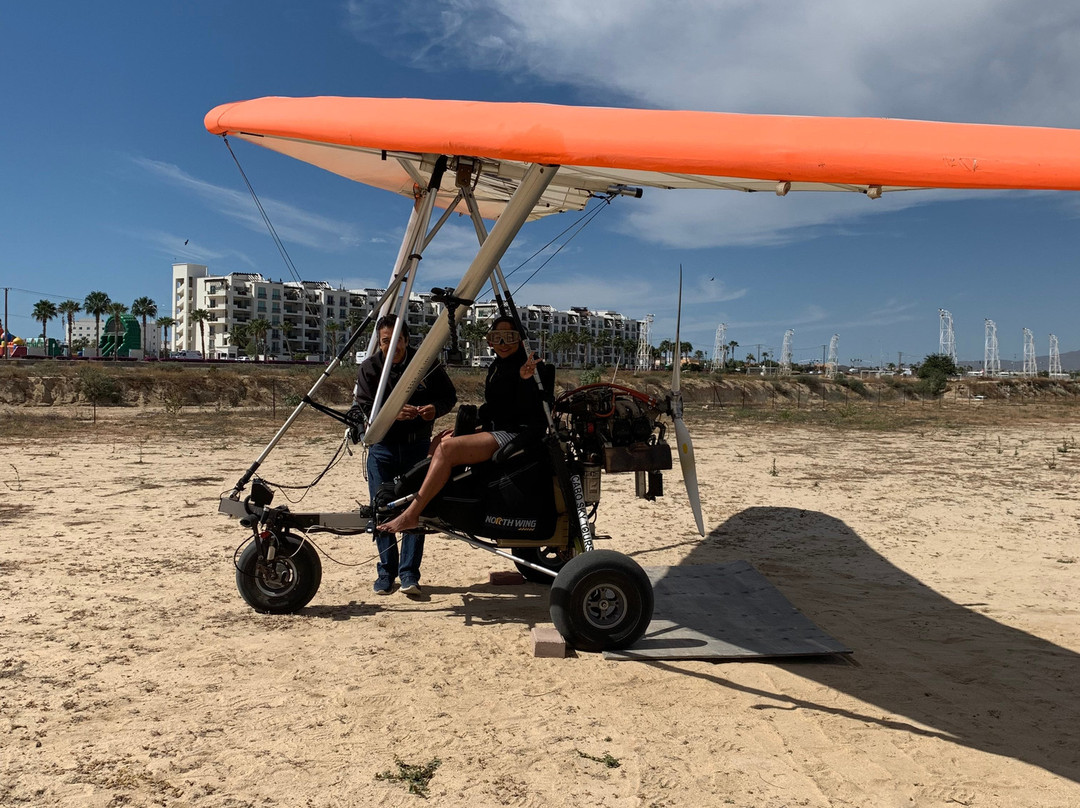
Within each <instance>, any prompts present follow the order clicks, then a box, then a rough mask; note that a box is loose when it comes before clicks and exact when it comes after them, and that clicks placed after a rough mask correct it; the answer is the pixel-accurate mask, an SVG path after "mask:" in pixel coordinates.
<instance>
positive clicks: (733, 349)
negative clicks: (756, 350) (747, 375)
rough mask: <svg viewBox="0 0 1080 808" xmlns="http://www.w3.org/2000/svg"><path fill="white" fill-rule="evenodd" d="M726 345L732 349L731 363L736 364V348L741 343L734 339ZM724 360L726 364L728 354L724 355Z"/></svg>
mask: <svg viewBox="0 0 1080 808" xmlns="http://www.w3.org/2000/svg"><path fill="white" fill-rule="evenodd" d="M726 347H728V348H730V349H731V364H732V365H734V364H735V349H736V348H738V347H739V343H737V342H736V341H735V340H732V341H731V342H729V343H728V344H727V346H726ZM724 360H725V361H724V364H725V365H726V364H727V356H726V355H725V357H724Z"/></svg>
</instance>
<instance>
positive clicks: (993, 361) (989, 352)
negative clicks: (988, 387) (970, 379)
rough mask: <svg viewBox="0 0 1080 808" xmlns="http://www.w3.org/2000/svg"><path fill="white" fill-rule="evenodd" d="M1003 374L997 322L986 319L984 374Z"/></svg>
mask: <svg viewBox="0 0 1080 808" xmlns="http://www.w3.org/2000/svg"><path fill="white" fill-rule="evenodd" d="M1000 375H1001V356H999V355H998V341H997V324H996V323H995V322H994V321H993V320H987V321H986V341H985V343H984V345H983V376H1000Z"/></svg>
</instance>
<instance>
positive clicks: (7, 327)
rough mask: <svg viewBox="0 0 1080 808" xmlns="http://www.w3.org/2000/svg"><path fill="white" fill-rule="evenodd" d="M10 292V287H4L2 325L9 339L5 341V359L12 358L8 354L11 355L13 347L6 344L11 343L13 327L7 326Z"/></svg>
mask: <svg viewBox="0 0 1080 808" xmlns="http://www.w3.org/2000/svg"><path fill="white" fill-rule="evenodd" d="M8 291H9V287H7V286H5V287H4V322H3V323H2V325H3V326H4V335H5V336H6V337H7V340H6V341H5V345H4V359H8V358H10V357H9V356H8V354H10V353H11V346H10V345H8V344H6V343H10V342H11V327H10V326H9V325H8V324H7V322H8V316H7V295H8Z"/></svg>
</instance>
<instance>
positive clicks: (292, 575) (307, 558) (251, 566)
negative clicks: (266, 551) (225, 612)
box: [236, 536, 322, 614]
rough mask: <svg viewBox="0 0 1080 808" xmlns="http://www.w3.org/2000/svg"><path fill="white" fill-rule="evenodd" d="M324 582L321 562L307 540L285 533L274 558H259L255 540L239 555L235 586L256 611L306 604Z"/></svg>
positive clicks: (292, 608)
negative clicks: (266, 559)
mask: <svg viewBox="0 0 1080 808" xmlns="http://www.w3.org/2000/svg"><path fill="white" fill-rule="evenodd" d="M320 583H322V561H320V559H319V554H318V552H317V551H316V550H315V548H314V547H312V546H311V545H310V544H308V543H307V542H301V540H300V539H298V538H296V537H295V536H286V537H285V541H283V542H281V547H280V548H279V549H278V550H277V552H276V554H275V557H274V559H273V561H263V560H262V559H260V558H259V551H258V548H257V547H256V546H255V542H251V543H250V544H249V545H248V546H247V547H246V548H245V549H244V552H243V553H241V554H240V560H239V561H238V562H237V564H236V588H237V589H239V590H240V597H242V598H243V599H244V601H245V602H246V603H247V604H248V606H250V607H251V608H252V609H254V610H255V611H257V612H263V613H264V614H290V613H292V612H296V611H299V610H300V609H302V608H304V607H305V606H307V604H308V603H309V602H310V601H311V599H312V598H313V597H315V593H316V592H318V591H319V584H320Z"/></svg>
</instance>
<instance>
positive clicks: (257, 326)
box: [247, 317, 270, 358]
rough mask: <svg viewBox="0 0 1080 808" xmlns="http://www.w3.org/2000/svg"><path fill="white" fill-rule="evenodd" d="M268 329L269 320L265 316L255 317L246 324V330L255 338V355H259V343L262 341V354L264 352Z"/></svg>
mask: <svg viewBox="0 0 1080 808" xmlns="http://www.w3.org/2000/svg"><path fill="white" fill-rule="evenodd" d="M269 330H270V321H269V320H267V319H266V318H265V317H256V318H255V319H254V320H252V321H251V322H250V323H248V324H247V332H248V334H250V335H251V337H252V338H253V339H254V340H255V356H256V358H258V355H259V343H260V342H262V343H263V354H264V355H265V353H266V332H267V331H269Z"/></svg>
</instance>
